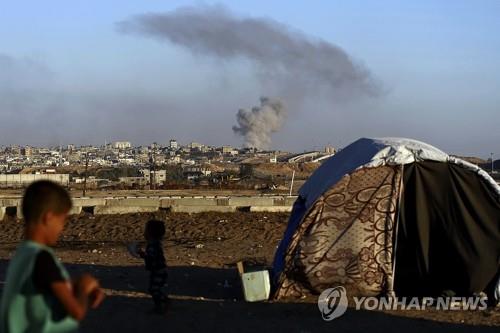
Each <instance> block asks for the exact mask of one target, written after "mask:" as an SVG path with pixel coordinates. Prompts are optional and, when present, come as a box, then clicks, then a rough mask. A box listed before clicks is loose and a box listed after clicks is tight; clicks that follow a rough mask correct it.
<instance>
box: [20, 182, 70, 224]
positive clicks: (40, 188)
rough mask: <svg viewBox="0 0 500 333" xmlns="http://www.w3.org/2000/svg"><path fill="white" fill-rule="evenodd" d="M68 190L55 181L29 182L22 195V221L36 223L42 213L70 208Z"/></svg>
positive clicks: (61, 211) (62, 211)
mask: <svg viewBox="0 0 500 333" xmlns="http://www.w3.org/2000/svg"><path fill="white" fill-rule="evenodd" d="M71 206H72V204H71V198H70V197H69V194H68V192H66V190H65V189H64V188H63V187H62V186H60V185H58V184H57V183H54V182H51V181H48V180H40V181H36V182H34V183H31V185H30V186H28V188H27V189H26V191H25V192H24V196H23V204H22V212H23V216H24V223H26V224H29V223H37V222H38V221H39V220H40V218H41V217H42V216H43V214H45V213H47V212H53V213H55V214H62V213H65V212H68V211H69V210H70V209H71Z"/></svg>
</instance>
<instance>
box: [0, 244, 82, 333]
mask: <svg viewBox="0 0 500 333" xmlns="http://www.w3.org/2000/svg"><path fill="white" fill-rule="evenodd" d="M61 280H69V275H68V272H67V271H66V269H65V268H64V266H63V265H62V264H61V263H60V262H59V260H57V258H56V257H55V256H54V254H53V252H52V249H51V248H49V247H47V246H44V245H42V244H38V243H35V242H32V241H25V242H23V243H21V245H20V246H19V247H18V248H17V250H16V254H15V255H14V257H13V258H12V260H11V261H10V263H9V267H8V269H7V278H6V282H5V286H4V289H3V294H2V299H1V303H0V332H1V333H17V332H42V333H49V332H50V333H52V332H54V333H55V332H57V333H59V332H76V331H77V330H78V322H77V321H76V320H74V319H73V318H71V317H70V316H69V315H68V314H67V313H66V311H65V310H64V308H63V307H62V305H61V304H60V302H59V300H57V299H56V297H55V296H54V295H53V294H52V291H51V289H50V285H51V283H52V282H55V281H61Z"/></svg>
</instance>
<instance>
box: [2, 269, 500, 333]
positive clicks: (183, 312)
mask: <svg viewBox="0 0 500 333" xmlns="http://www.w3.org/2000/svg"><path fill="white" fill-rule="evenodd" d="M6 266H7V261H6V260H0V281H1V282H2V283H3V281H4V279H5V268H6ZM67 267H68V270H69V271H70V273H71V274H72V275H78V274H80V273H83V272H90V273H92V274H94V275H95V276H96V277H98V278H99V279H100V281H101V283H102V285H103V287H104V288H106V289H109V291H110V294H111V295H110V296H108V297H107V298H106V300H105V302H104V303H103V305H102V306H101V307H100V308H99V309H98V310H96V311H92V312H90V313H89V315H88V317H87V318H86V319H85V321H84V322H83V323H82V327H81V332H113V331H116V332H148V333H153V332H166V331H170V332H196V331H203V332H268V331H274V332H332V331H335V332H364V331H385V332H402V331H404V332H405V333H411V332H426V333H433V332H443V331H451V330H453V332H498V327H488V326H472V325H467V324H451V323H443V322H437V321H432V320H425V319H417V318H408V317H402V316H397V315H392V314H387V313H382V312H370V311H354V310H352V309H348V310H347V312H346V314H345V315H344V316H342V317H341V318H338V319H335V320H334V321H332V322H325V321H323V320H322V318H321V315H320V313H319V311H318V309H317V306H316V304H314V303H267V302H266V303H246V302H244V301H243V300H242V296H241V287H240V285H239V283H238V276H237V273H236V271H235V270H234V269H217V268H207V267H197V266H175V267H170V276H169V281H170V283H169V284H170V294H171V295H172V303H171V306H170V309H169V312H168V314H167V316H158V315H151V314H147V312H148V310H149V309H150V308H151V306H152V302H151V300H150V299H149V298H148V297H147V296H145V295H144V294H142V292H143V291H144V290H146V287H147V272H146V271H145V270H144V268H143V267H142V266H102V265H79V264H70V265H67ZM1 287H2V284H0V288H1Z"/></svg>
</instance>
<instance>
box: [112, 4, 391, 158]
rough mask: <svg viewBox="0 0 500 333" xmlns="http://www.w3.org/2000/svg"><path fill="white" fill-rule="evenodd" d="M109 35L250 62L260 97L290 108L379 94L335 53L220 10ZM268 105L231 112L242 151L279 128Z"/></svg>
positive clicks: (152, 20) (273, 25) (130, 22)
mask: <svg viewBox="0 0 500 333" xmlns="http://www.w3.org/2000/svg"><path fill="white" fill-rule="evenodd" d="M117 29H118V31H120V32H122V33H133V34H139V35H143V36H147V37H151V38H154V39H157V40H160V41H168V42H170V43H173V44H175V45H179V46H181V47H183V48H185V49H187V50H189V51H190V52H192V53H193V54H194V55H198V56H209V57H213V58H215V59H219V60H220V59H222V60H240V59H244V60H247V61H250V63H251V64H253V65H254V69H255V74H256V76H257V77H258V78H259V79H260V80H261V88H262V89H263V90H265V91H261V93H260V94H261V95H264V96H273V95H274V96H280V98H279V99H281V100H283V101H285V102H286V103H287V105H291V106H295V107H297V105H300V104H302V101H303V100H307V99H314V100H328V101H331V102H339V101H351V100H355V99H357V98H360V97H365V96H377V95H378V94H379V93H380V90H381V89H380V87H379V85H378V83H377V82H376V80H374V79H373V77H372V75H371V74H370V72H369V71H368V70H367V69H366V68H364V67H363V66H361V65H359V64H356V63H354V61H353V60H352V59H351V58H350V57H349V56H348V54H347V53H346V52H345V51H344V50H342V49H341V48H340V47H338V46H336V45H333V44H332V43H329V42H326V41H323V40H319V39H314V38H311V37H309V36H306V35H305V34H303V33H301V32H298V31H294V30H292V29H290V28H289V27H287V26H285V25H283V24H280V23H278V22H276V21H273V20H270V19H263V18H243V17H238V16H236V15H234V14H232V13H231V12H229V11H228V10H227V9H226V8H225V7H223V6H220V5H216V6H195V7H183V8H179V9H177V10H174V11H172V12H168V13H164V14H154V13H151V14H143V15H137V16H134V17H132V18H129V19H127V20H125V21H121V22H118V23H117ZM276 100H277V99H275V98H271V99H268V98H264V99H262V101H261V102H262V104H261V106H260V107H256V108H253V109H252V110H251V111H248V110H246V111H245V110H240V111H239V112H238V114H237V122H238V126H235V127H233V130H234V132H236V133H238V134H241V135H243V136H244V137H245V145H246V146H252V147H257V148H268V147H269V146H270V143H271V139H270V135H271V133H273V132H276V131H278V130H279V129H280V128H281V126H282V125H283V123H284V120H285V116H286V113H287V112H286V111H285V108H284V107H283V105H282V104H280V103H278V102H276ZM299 109H300V107H299ZM270 120H272V121H271V123H266V122H267V121H270Z"/></svg>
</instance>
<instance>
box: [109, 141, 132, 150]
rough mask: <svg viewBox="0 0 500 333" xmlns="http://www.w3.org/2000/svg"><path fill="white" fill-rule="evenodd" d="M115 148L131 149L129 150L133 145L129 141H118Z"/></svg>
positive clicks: (114, 144)
mask: <svg viewBox="0 0 500 333" xmlns="http://www.w3.org/2000/svg"><path fill="white" fill-rule="evenodd" d="M113 148H115V149H129V148H132V144H131V143H130V142H128V141H117V142H113Z"/></svg>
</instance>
